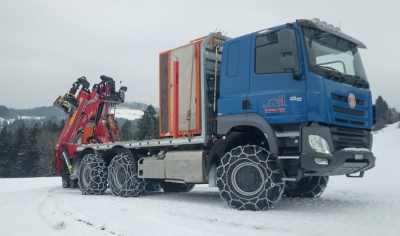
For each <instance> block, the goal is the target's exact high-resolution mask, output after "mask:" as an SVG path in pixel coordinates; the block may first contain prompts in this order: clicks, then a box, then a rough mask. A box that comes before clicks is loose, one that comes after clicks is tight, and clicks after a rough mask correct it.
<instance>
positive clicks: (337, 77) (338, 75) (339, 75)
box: [315, 65, 346, 82]
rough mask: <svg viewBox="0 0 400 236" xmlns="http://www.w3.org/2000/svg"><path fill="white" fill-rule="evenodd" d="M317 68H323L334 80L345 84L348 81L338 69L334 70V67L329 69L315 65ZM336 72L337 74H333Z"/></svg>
mask: <svg viewBox="0 0 400 236" xmlns="http://www.w3.org/2000/svg"><path fill="white" fill-rule="evenodd" d="M315 66H316V67H319V68H322V69H325V70H327V71H326V72H325V74H326V75H327V76H328V77H329V78H330V79H333V80H339V81H340V82H344V81H346V79H345V78H344V76H343V75H342V73H340V71H338V70H337V69H335V68H333V67H329V66H320V65H315ZM332 71H334V72H336V73H335V74H332V73H331V72H332Z"/></svg>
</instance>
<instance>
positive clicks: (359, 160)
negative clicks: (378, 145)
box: [300, 125, 376, 176]
mask: <svg viewBox="0 0 400 236" xmlns="http://www.w3.org/2000/svg"><path fill="white" fill-rule="evenodd" d="M353 131H354V132H353ZM356 131H357V132H356ZM340 132H342V133H340ZM340 132H339V131H338V129H337V128H328V127H324V126H318V125H312V126H309V127H302V130H301V134H302V135H301V139H302V153H301V155H300V166H301V168H302V171H303V173H307V174H308V175H315V176H332V175H346V174H353V173H357V172H361V171H365V170H368V169H371V168H373V167H374V166H375V159H376V157H375V156H374V154H373V153H372V152H371V151H370V150H371V146H372V134H371V133H370V132H366V131H362V134H360V132H359V130H352V129H347V128H343V129H342V130H341V131H340ZM309 135H318V136H321V137H323V138H324V139H325V140H326V141H327V142H328V144H329V148H330V150H331V154H323V153H319V152H315V151H314V150H313V149H312V148H311V147H310V145H309V143H308V136H309ZM340 138H343V139H340ZM338 140H341V143H340V146H341V147H342V148H341V149H339V150H337V149H338V143H339V142H338ZM345 141H346V142H347V143H346V142H345ZM360 145H362V146H360ZM346 146H347V148H346ZM343 147H345V148H343ZM316 158H320V159H325V160H327V161H328V164H325V165H323V164H318V163H317V162H316V161H315V159H316Z"/></svg>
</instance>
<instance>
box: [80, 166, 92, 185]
mask: <svg viewBox="0 0 400 236" xmlns="http://www.w3.org/2000/svg"><path fill="white" fill-rule="evenodd" d="M82 175H83V176H82V177H83V178H82V184H83V187H84V188H85V189H86V188H88V187H89V185H90V176H91V175H92V170H91V169H90V168H89V166H87V165H85V166H84V167H83V170H82Z"/></svg>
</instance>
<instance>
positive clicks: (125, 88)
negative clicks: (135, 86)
mask: <svg viewBox="0 0 400 236" xmlns="http://www.w3.org/2000/svg"><path fill="white" fill-rule="evenodd" d="M127 90H128V88H127V87H126V86H122V87H121V88H120V89H119V91H120V92H124V93H125V92H126V91H127Z"/></svg>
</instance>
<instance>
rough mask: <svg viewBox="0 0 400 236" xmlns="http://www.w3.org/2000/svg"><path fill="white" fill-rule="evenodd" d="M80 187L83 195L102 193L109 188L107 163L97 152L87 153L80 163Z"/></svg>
mask: <svg viewBox="0 0 400 236" xmlns="http://www.w3.org/2000/svg"><path fill="white" fill-rule="evenodd" d="M78 184H79V189H80V190H81V192H82V194H83V195H102V194H104V192H105V191H106V189H107V165H106V162H105V161H104V160H103V159H102V158H101V157H100V156H99V155H96V154H87V155H85V156H84V157H83V159H82V161H81V163H80V165H79V173H78Z"/></svg>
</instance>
